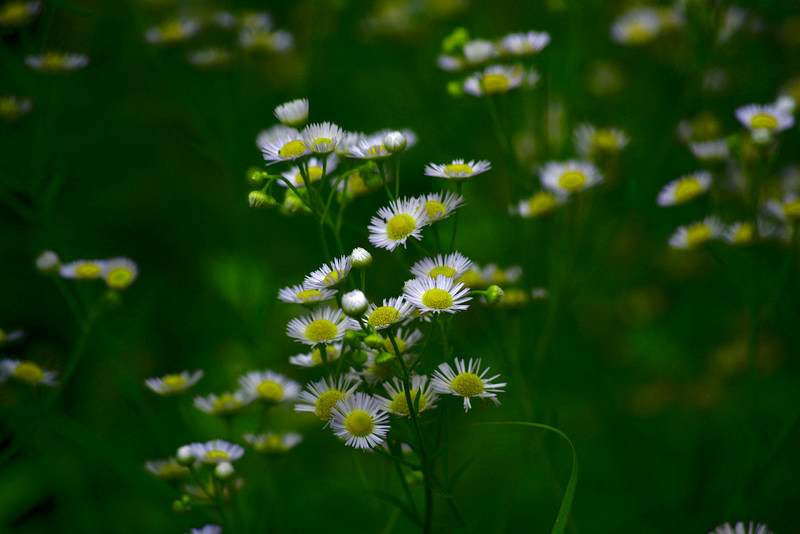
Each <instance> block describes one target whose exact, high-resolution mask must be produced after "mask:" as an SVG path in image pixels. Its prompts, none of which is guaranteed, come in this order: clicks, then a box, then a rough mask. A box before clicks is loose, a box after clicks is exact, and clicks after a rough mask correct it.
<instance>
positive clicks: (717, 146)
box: [689, 139, 730, 162]
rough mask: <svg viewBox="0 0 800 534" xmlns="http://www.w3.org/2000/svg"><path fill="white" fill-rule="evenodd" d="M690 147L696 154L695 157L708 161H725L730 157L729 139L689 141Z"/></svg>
mask: <svg viewBox="0 0 800 534" xmlns="http://www.w3.org/2000/svg"><path fill="white" fill-rule="evenodd" d="M689 149H690V150H691V151H692V154H694V157H696V158H697V159H699V160H700V161H706V162H715V161H723V160H725V159H728V156H729V155H730V148H729V147H728V141H727V140H725V139H712V140H710V141H697V142H693V143H689Z"/></svg>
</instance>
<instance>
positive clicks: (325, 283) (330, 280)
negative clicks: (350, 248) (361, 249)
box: [303, 256, 353, 289]
mask: <svg viewBox="0 0 800 534" xmlns="http://www.w3.org/2000/svg"><path fill="white" fill-rule="evenodd" d="M352 268H353V261H352V260H351V258H350V256H341V257H339V258H335V259H334V260H333V261H332V262H330V263H326V264H324V265H323V266H322V267H320V268H319V269H317V270H316V271H314V272H312V273H311V274H309V275H308V276H306V278H305V280H304V281H303V285H304V286H306V287H309V288H312V289H326V288H330V287H333V286H336V285H338V284H340V283H341V282H342V281H344V279H345V278H347V275H348V274H349V273H350V270H351V269H352Z"/></svg>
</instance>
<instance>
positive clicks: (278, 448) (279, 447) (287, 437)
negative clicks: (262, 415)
mask: <svg viewBox="0 0 800 534" xmlns="http://www.w3.org/2000/svg"><path fill="white" fill-rule="evenodd" d="M244 440H245V441H246V442H247V443H248V444H249V445H250V446H251V447H253V450H254V451H256V452H257V453H259V454H284V453H286V452H289V451H290V450H292V449H293V448H295V447H296V446H298V445H299V444H300V443H302V441H303V436H301V435H300V434H298V433H296V432H287V433H286V434H276V433H274V432H267V433H266V434H245V435H244Z"/></svg>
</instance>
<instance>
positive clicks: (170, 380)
mask: <svg viewBox="0 0 800 534" xmlns="http://www.w3.org/2000/svg"><path fill="white" fill-rule="evenodd" d="M161 382H162V383H163V384H164V386H166V388H167V389H168V390H170V391H178V390H181V389H183V388H184V387H185V386H186V384H187V382H188V380H187V379H186V377H185V376H183V375H179V374H174V375H167V376H165V377H164V378H162V379H161Z"/></svg>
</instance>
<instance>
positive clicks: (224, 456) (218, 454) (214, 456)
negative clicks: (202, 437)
mask: <svg viewBox="0 0 800 534" xmlns="http://www.w3.org/2000/svg"><path fill="white" fill-rule="evenodd" d="M230 457H231V455H230V454H228V453H227V452H225V451H221V450H218V449H213V450H210V451H208V452H206V456H205V458H206V460H208V461H210V462H215V461H224V460H229V459H230Z"/></svg>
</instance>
